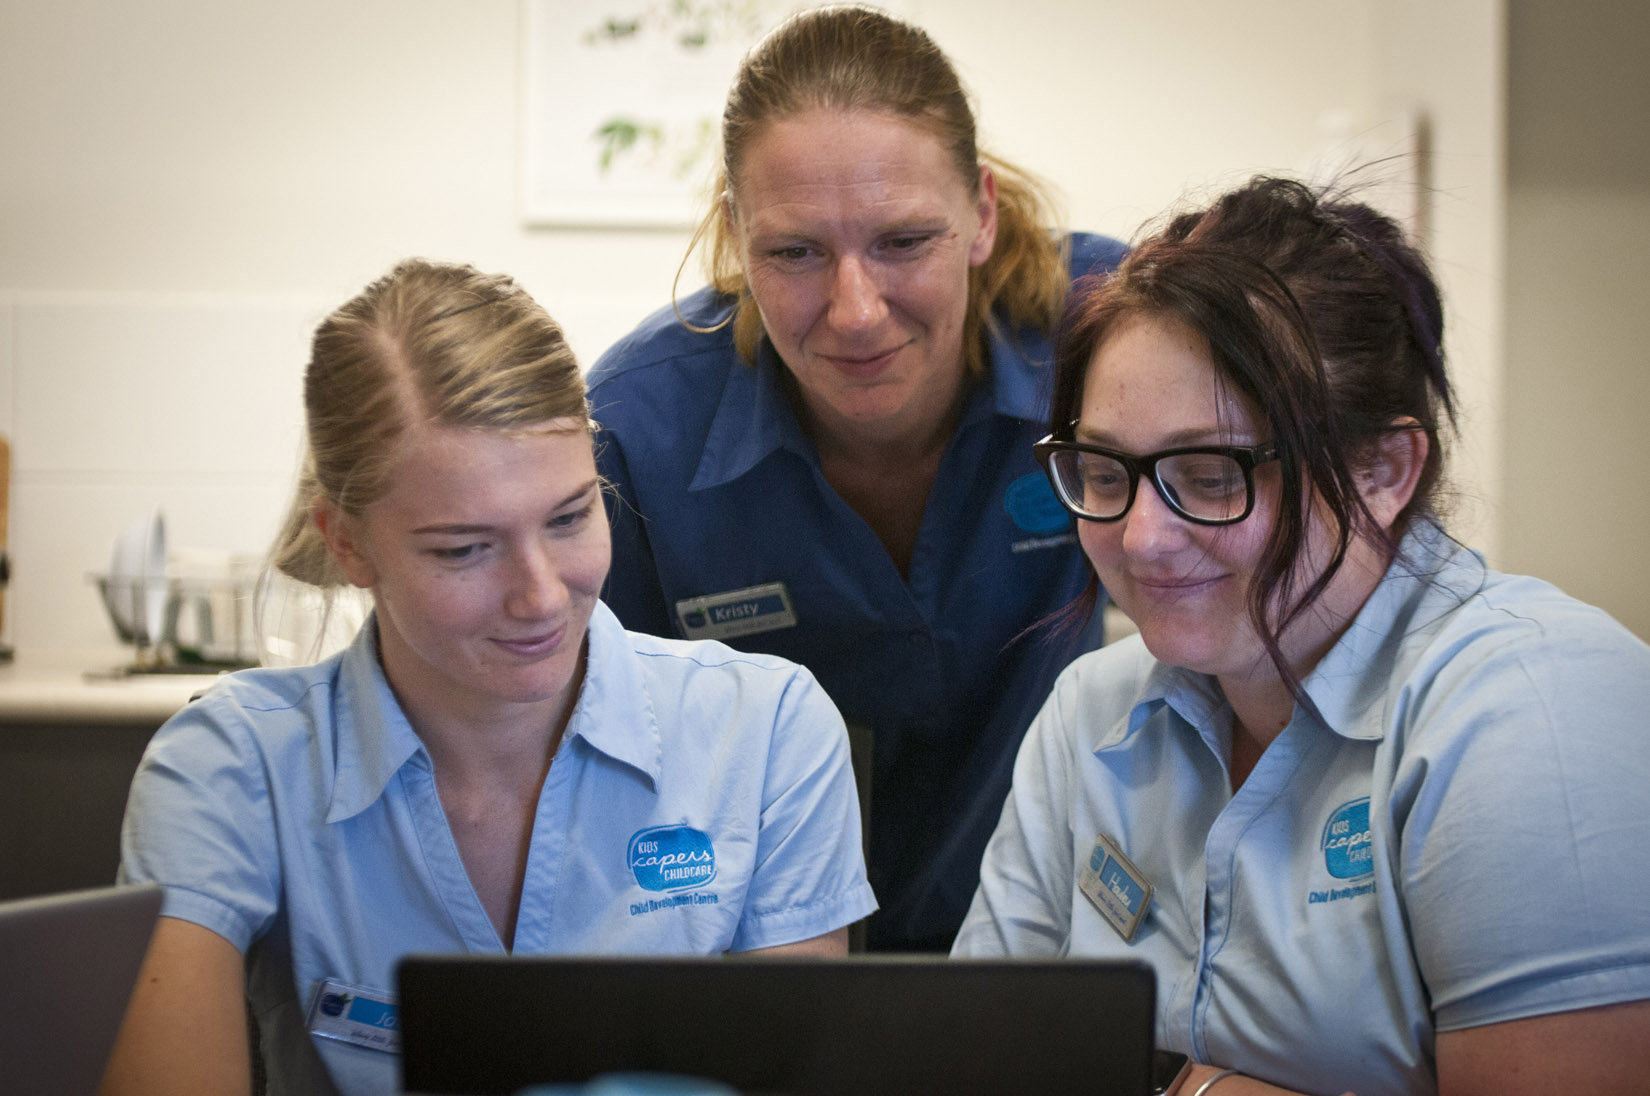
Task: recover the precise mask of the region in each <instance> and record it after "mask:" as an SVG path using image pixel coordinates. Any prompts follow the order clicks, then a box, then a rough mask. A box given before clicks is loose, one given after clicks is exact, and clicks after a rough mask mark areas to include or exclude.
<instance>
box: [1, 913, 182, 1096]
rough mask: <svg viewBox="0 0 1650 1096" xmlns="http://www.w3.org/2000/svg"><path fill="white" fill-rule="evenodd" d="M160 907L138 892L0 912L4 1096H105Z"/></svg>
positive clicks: (2, 1076)
mask: <svg viewBox="0 0 1650 1096" xmlns="http://www.w3.org/2000/svg"><path fill="white" fill-rule="evenodd" d="M160 898H161V891H160V888H159V887H155V886H139V887H102V888H98V889H96V890H85V891H72V892H69V893H66V894H53V895H46V896H44V897H41V898H25V899H22V900H19V901H13V902H0V1091H5V1092H19V1093H22V1092H31V1093H32V1092H50V1093H59V1094H63V1096H78V1094H81V1093H84V1094H86V1096H91V1093H93V1092H95V1091H96V1090H97V1086H98V1082H99V1081H100V1080H101V1079H102V1076H103V1067H104V1065H105V1064H106V1063H107V1062H108V1059H109V1051H110V1050H112V1049H113V1048H114V1043H115V1035H116V1034H117V1033H118V1032H119V1030H120V1022H121V1020H122V1018H124V1017H125V1015H126V1004H127V1002H128V1001H129V1000H130V999H131V996H132V987H133V985H135V984H136V982H137V975H138V968H139V967H140V966H142V964H143V956H144V953H145V952H146V951H147V950H148V948H149V937H150V935H151V934H152V933H153V932H154V928H155V918H156V917H157V916H158V915H159V913H160Z"/></svg>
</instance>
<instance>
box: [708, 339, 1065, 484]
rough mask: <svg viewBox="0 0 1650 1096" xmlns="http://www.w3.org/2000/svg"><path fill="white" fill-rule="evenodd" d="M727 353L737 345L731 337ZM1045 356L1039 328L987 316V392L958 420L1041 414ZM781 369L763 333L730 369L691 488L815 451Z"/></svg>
mask: <svg viewBox="0 0 1650 1096" xmlns="http://www.w3.org/2000/svg"><path fill="white" fill-rule="evenodd" d="M728 353H730V354H731V353H734V350H733V348H732V346H731V343H730V345H729V347H728ZM1050 360H1051V352H1050V348H1049V339H1048V336H1046V335H1044V334H1043V333H1042V332H1039V331H1036V330H1034V329H1028V330H1024V331H1021V332H1018V333H1016V334H1014V335H1012V336H1011V335H1009V334H1007V333H1005V332H1004V331H1003V330H1002V329H1001V325H1000V324H997V323H992V324H990V325H989V332H988V336H987V357H986V369H987V371H988V372H989V373H990V375H991V385H990V395H989V397H987V396H986V395H985V394H984V391H983V389H976V390H975V391H974V392H972V393H970V395H969V398H968V402H967V403H966V404H965V405H964V408H963V417H962V424H961V425H962V426H964V427H966V426H971V425H973V424H974V423H977V422H980V421H982V420H984V419H986V418H988V417H990V416H991V415H993V414H995V415H999V416H1003V417H1006V418H1013V419H1029V420H1032V421H1040V420H1041V419H1042V417H1043V408H1045V407H1046V406H1047V405H1048V404H1047V397H1048V395H1049V387H1050V385H1051V384H1052V383H1053V381H1052V377H1053V373H1052V371H1051V370H1050V368H1049V362H1050ZM784 369H785V363H784V362H783V361H781V360H780V358H779V355H778V354H777V353H776V352H775V351H774V349H773V344H772V343H770V342H769V341H768V340H767V339H766V338H763V339H762V340H761V341H760V342H759V343H758V346H757V355H756V365H755V366H747V365H745V364H744V363H743V362H739V363H736V364H735V365H734V367H733V368H732V369H730V370H729V371H728V375H727V379H726V381H725V382H724V383H723V385H722V393H721V396H720V399H719V400H718V402H717V405H716V413H715V415H714V416H713V417H712V419H711V424H710V430H709V431H708V432H707V433H706V435H705V445H704V449H703V450H702V451H701V452H700V454H699V465H698V467H697V468H696V469H695V470H694V473H693V480H692V482H691V483H689V484H688V490H690V491H703V490H705V489H706V488H710V487H719V486H721V485H722V484H725V483H728V482H731V481H732V480H735V479H737V478H739V477H740V476H742V475H744V474H745V473H746V472H749V471H750V470H751V469H752V468H754V467H756V465H757V464H758V463H759V462H761V461H762V460H763V458H765V457H767V456H768V454H770V453H774V452H777V451H779V450H781V449H786V450H789V451H791V452H793V453H797V454H799V455H801V456H803V457H804V458H806V459H808V460H810V461H811V460H814V459H815V458H814V448H813V443H812V442H810V441H809V440H808V437H807V435H806V434H805V433H803V430H802V424H801V423H800V422H799V421H797V417H796V414H795V412H794V411H792V410H791V402H790V395H789V393H788V392H787V391H786V384H785V380H784Z"/></svg>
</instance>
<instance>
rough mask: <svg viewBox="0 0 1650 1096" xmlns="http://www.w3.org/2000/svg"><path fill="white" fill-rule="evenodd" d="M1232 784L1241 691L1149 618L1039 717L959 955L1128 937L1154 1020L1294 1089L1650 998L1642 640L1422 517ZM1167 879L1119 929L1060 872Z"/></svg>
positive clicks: (1363, 1093) (1323, 1085)
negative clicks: (1188, 667)
mask: <svg viewBox="0 0 1650 1096" xmlns="http://www.w3.org/2000/svg"><path fill="white" fill-rule="evenodd" d="M1403 553H1404V555H1403V557H1402V560H1401V561H1400V562H1399V563H1397V564H1394V565H1393V566H1392V567H1391V568H1390V569H1389V571H1388V573H1387V576H1386V577H1385V579H1384V580H1383V581H1382V583H1381V585H1380V586H1379V587H1378V588H1377V589H1376V591H1375V593H1374V594H1373V595H1372V596H1371V597H1370V599H1369V600H1368V601H1367V602H1366V603H1365V605H1364V606H1363V609H1362V610H1361V611H1360V613H1359V614H1358V616H1357V617H1356V619H1355V620H1354V621H1353V623H1352V625H1351V626H1350V627H1349V628H1348V629H1347V631H1346V633H1345V634H1344V635H1343V636H1342V637H1341V639H1340V641H1339V642H1338V643H1337V644H1336V646H1335V647H1334V648H1332V649H1331V651H1330V652H1329V653H1328V654H1327V655H1326V656H1325V657H1324V658H1323V660H1322V661H1321V662H1320V663H1319V664H1318V666H1317V667H1316V668H1315V669H1314V670H1313V672H1312V673H1311V674H1310V676H1309V677H1308V678H1307V680H1306V682H1305V686H1306V689H1307V692H1308V694H1309V695H1310V696H1311V697H1312V700H1313V702H1314V703H1315V704H1316V705H1317V706H1318V708H1319V709H1320V711H1321V712H1322V714H1323V717H1324V721H1325V722H1322V723H1320V722H1319V721H1318V720H1317V719H1315V718H1312V717H1311V716H1309V715H1307V714H1305V713H1304V712H1302V711H1301V710H1300V709H1299V708H1297V710H1296V712H1295V716H1294V718H1293V719H1292V721H1291V722H1290V723H1289V725H1288V726H1287V727H1286V728H1285V729H1284V731H1283V732H1282V734H1281V735H1280V736H1279V737H1278V738H1277V739H1276V741H1274V742H1273V743H1272V745H1271V746H1270V747H1269V748H1268V749H1267V750H1266V752H1265V754H1263V755H1262V757H1261V759H1260V762H1259V763H1258V764H1257V765H1256V766H1255V769H1254V771H1253V773H1252V774H1251V775H1250V776H1249V778H1248V780H1246V781H1245V782H1244V784H1243V786H1242V787H1241V788H1240V789H1239V790H1238V792H1237V793H1236V794H1235V795H1234V794H1233V793H1232V792H1231V790H1230V783H1229V778H1228V773H1227V768H1226V758H1228V757H1229V755H1230V731H1231V709H1230V707H1229V706H1228V705H1227V704H1226V703H1225V701H1224V699H1223V698H1222V697H1221V695H1220V694H1219V693H1218V691H1217V690H1216V689H1215V688H1214V687H1213V684H1212V682H1211V680H1210V679H1207V678H1205V677H1202V676H1201V675H1197V674H1193V673H1189V672H1186V671H1182V670H1178V669H1174V668H1171V667H1168V666H1165V665H1162V664H1160V663H1158V662H1156V661H1155V660H1154V659H1152V657H1151V656H1150V654H1149V653H1148V652H1147V651H1146V649H1145V646H1144V645H1143V644H1142V643H1141V642H1140V640H1139V637H1131V638H1130V639H1129V640H1127V641H1125V642H1123V643H1119V644H1116V645H1114V646H1112V647H1109V648H1107V649H1105V650H1102V651H1099V652H1096V653H1094V654H1092V655H1088V656H1085V657H1084V658H1082V659H1079V660H1078V661H1077V662H1075V663H1073V665H1072V666H1071V667H1070V669H1069V670H1068V671H1067V672H1066V673H1065V674H1064V675H1063V676H1062V677H1061V679H1060V682H1059V684H1058V685H1057V686H1056V687H1055V691H1054V693H1053V695H1052V696H1051V697H1050V699H1049V703H1048V704H1047V706H1045V708H1044V709H1043V711H1042V713H1041V714H1040V715H1039V717H1038V720H1037V722H1036V723H1034V724H1033V727H1032V730H1031V731H1030V732H1029V733H1028V734H1027V738H1026V744H1025V747H1024V749H1023V750H1022V751H1021V754H1020V757H1019V760H1018V762H1017V767H1016V769H1015V774H1014V789H1013V792H1012V793H1011V794H1010V796H1009V800H1008V803H1007V804H1006V806H1005V808H1004V811H1003V815H1002V819H1001V822H1000V824H999V826H998V829H997V832H996V834H995V835H994V836H993V837H992V840H991V844H990V846H989V849H988V851H987V854H986V858H985V862H984V864H983V865H982V869H981V882H980V889H979V892H978V894H977V895H976V896H975V899H974V903H973V906H972V907H971V909H970V911H969V915H968V919H967V921H966V922H965V923H964V926H963V930H962V932H961V934H960V935H959V937H958V940H957V946H956V949H955V952H954V954H956V955H959V956H992V955H1005V954H1006V955H1065V954H1070V955H1083V956H1128V957H1133V958H1139V959H1145V960H1148V961H1149V962H1151V963H1152V965H1153V966H1154V967H1155V969H1156V971H1157V978H1158V995H1159V1000H1158V1038H1159V1041H1160V1042H1162V1043H1163V1044H1165V1045H1167V1046H1170V1047H1173V1048H1175V1049H1178V1050H1181V1051H1183V1052H1185V1053H1188V1054H1191V1055H1192V1056H1193V1057H1195V1058H1196V1059H1198V1060H1200V1061H1204V1062H1210V1063H1213V1064H1217V1065H1221V1066H1231V1067H1235V1068H1237V1069H1240V1070H1242V1071H1243V1072H1245V1073H1248V1074H1251V1075H1253V1076H1256V1077H1259V1078H1261V1079H1262V1080H1265V1081H1269V1082H1271V1083H1273V1084H1278V1085H1282V1086H1283V1087H1285V1088H1290V1089H1299V1090H1301V1091H1305V1092H1343V1091H1346V1090H1348V1089H1352V1090H1354V1091H1356V1092H1357V1093H1358V1094H1359V1096H1386V1094H1393V1096H1396V1094H1400V1093H1402V1094H1425V1093H1429V1092H1433V1091H1435V1090H1436V1081H1435V1076H1434V1060H1433V1048H1434V1035H1435V1032H1437V1031H1451V1030H1456V1029H1461V1028H1469V1027H1476V1026H1479V1025H1483V1024H1491V1023H1497V1022H1500V1021H1504V1020H1513V1019H1519V1018H1523V1017H1529V1016H1536V1015H1543V1014H1547V1013H1553V1012H1562V1011H1569V1010H1572V1009H1579V1008H1587V1007H1591V1006H1596V1005H1608V1004H1616V1003H1621V1002H1626V1001H1635V1000H1641V999H1646V998H1650V916H1647V915H1646V910H1650V855H1646V853H1645V850H1646V849H1647V848H1650V811H1647V810H1646V809H1645V789H1646V788H1650V748H1647V739H1646V722H1645V720H1646V714H1645V713H1646V712H1650V648H1647V647H1646V646H1645V645H1644V644H1643V643H1641V642H1639V641H1638V640H1637V639H1635V638H1634V637H1633V636H1632V635H1630V634H1629V633H1628V632H1627V631H1626V630H1625V629H1624V628H1622V627H1621V626H1620V625H1619V624H1617V623H1616V622H1615V621H1614V620H1612V619H1611V618H1610V617H1609V616H1607V615H1606V614H1605V613H1603V612H1601V611H1600V610H1598V609H1595V608H1593V607H1591V606H1588V605H1584V604H1582V603H1581V602H1578V601H1576V600H1574V599H1573V598H1569V597H1566V596H1565V595H1564V594H1562V593H1561V592H1560V591H1558V590H1556V589H1554V588H1553V587H1552V586H1549V585H1547V584H1546V583H1543V582H1540V581H1538V580H1536V579H1531V578H1522V577H1517V576H1510V575H1502V574H1497V573H1495V572H1493V571H1490V570H1489V569H1488V568H1486V567H1485V565H1484V562H1483V559H1482V558H1481V557H1480V556H1478V555H1477V554H1476V553H1473V552H1470V551H1467V550H1466V549H1463V548H1460V547H1458V546H1457V545H1455V544H1454V543H1453V542H1451V541H1449V540H1448V539H1447V538H1445V537H1444V536H1443V535H1442V534H1441V533H1440V532H1439V531H1438V530H1437V529H1436V528H1435V527H1433V526H1430V525H1428V526H1422V527H1420V528H1418V529H1417V530H1415V531H1414V532H1413V533H1412V534H1411V535H1410V536H1409V537H1407V538H1406V539H1405V542H1404V545H1403ZM1100 834H1106V835H1108V836H1109V837H1111V838H1112V839H1114V840H1115V841H1116V843H1117V844H1118V845H1119V846H1120V847H1121V851H1122V853H1123V855H1124V856H1126V857H1127V858H1128V859H1129V860H1131V861H1132V862H1133V863H1134V865H1135V866H1136V867H1137V868H1138V869H1139V870H1140V872H1141V874H1143V875H1144V876H1145V877H1146V879H1147V880H1148V881H1149V882H1150V883H1151V884H1152V885H1153V886H1154V887H1155V888H1156V893H1155V894H1154V895H1153V896H1152V898H1151V901H1150V905H1149V907H1148V913H1147V915H1146V919H1145V921H1144V922H1143V923H1142V924H1141V926H1140V927H1139V929H1138V930H1137V932H1136V934H1135V936H1134V938H1133V940H1132V942H1130V943H1124V941H1123V940H1122V938H1121V937H1120V935H1119V934H1118V933H1117V932H1116V931H1114V930H1113V929H1112V927H1111V924H1110V923H1109V922H1108V921H1106V920H1105V919H1104V918H1103V917H1102V916H1101V915H1100V913H1099V912H1098V909H1097V907H1096V906H1095V905H1094V903H1093V902H1091V900H1090V899H1089V898H1088V896H1087V895H1085V894H1084V893H1083V892H1081V891H1080V890H1079V889H1078V887H1077V885H1076V880H1077V878H1078V873H1079V871H1080V870H1081V868H1082V867H1083V865H1084V864H1085V863H1086V862H1088V861H1089V860H1090V858H1091V856H1092V854H1093V850H1094V849H1095V846H1096V839H1097V836H1098V835H1100Z"/></svg>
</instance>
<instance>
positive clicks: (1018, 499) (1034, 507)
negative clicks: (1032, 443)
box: [1003, 472, 1071, 536]
mask: <svg viewBox="0 0 1650 1096" xmlns="http://www.w3.org/2000/svg"><path fill="white" fill-rule="evenodd" d="M1003 509H1005V510H1007V511H1008V516H1009V517H1011V518H1013V519H1014V524H1015V525H1018V526H1019V527H1020V528H1021V529H1023V530H1025V531H1026V532H1028V533H1033V534H1036V535H1038V536H1048V535H1050V534H1053V533H1063V532H1066V531H1068V530H1070V528H1071V518H1070V517H1068V516H1067V514H1066V509H1065V507H1063V506H1061V505H1060V500H1059V499H1057V498H1055V497H1054V488H1052V487H1050V486H1049V483H1048V477H1047V476H1045V475H1043V474H1042V473H1041V472H1031V473H1028V474H1027V475H1024V476H1021V477H1020V478H1019V479H1017V480H1015V481H1014V482H1013V483H1011V484H1009V485H1008V490H1007V491H1005V492H1004V493H1003Z"/></svg>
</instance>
